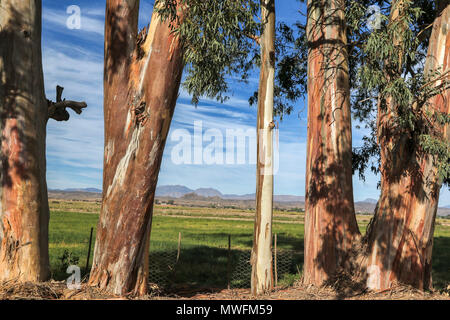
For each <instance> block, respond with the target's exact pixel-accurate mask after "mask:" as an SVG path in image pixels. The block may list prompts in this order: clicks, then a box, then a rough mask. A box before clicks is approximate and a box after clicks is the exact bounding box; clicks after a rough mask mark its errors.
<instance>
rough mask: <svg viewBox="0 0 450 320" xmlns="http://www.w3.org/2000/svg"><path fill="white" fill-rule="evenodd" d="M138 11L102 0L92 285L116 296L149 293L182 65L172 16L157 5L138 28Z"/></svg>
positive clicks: (133, 5)
mask: <svg viewBox="0 0 450 320" xmlns="http://www.w3.org/2000/svg"><path fill="white" fill-rule="evenodd" d="M138 13H139V1H138V0H127V1H125V0H108V1H107V8H106V29H105V78H104V113H105V157H104V173H103V201H102V208H101V214H100V221H99V224H98V228H97V240H96V244H95V252H94V261H93V269H92V271H91V275H90V279H89V284H90V285H91V286H97V287H100V288H101V289H104V290H107V291H109V292H112V293H114V294H119V295H125V294H129V293H132V294H137V295H143V294H145V293H147V285H148V284H147V282H148V250H149V238H150V229H151V222H152V211H153V201H154V196H155V189H156V184H157V180H158V174H159V169H160V165H161V161H162V155H163V151H164V146H165V143H166V138H167V134H168V132H169V128H170V123H171V120H172V116H173V112H174V109H175V104H176V100H177V97H178V90H179V86H180V81H181V75H182V71H183V67H184V65H183V49H182V46H181V43H180V40H179V39H178V37H176V36H175V35H174V34H173V33H172V32H171V28H170V26H169V22H168V21H166V22H162V21H161V20H160V17H159V15H158V14H157V13H156V12H154V13H153V15H152V19H151V24H150V26H149V29H148V30H147V29H144V30H143V31H142V32H141V33H140V34H139V35H138V31H137V23H138ZM179 16H182V14H181V13H180V14H179Z"/></svg>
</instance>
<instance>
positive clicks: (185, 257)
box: [149, 237, 303, 289]
mask: <svg viewBox="0 0 450 320" xmlns="http://www.w3.org/2000/svg"><path fill="white" fill-rule="evenodd" d="M179 239H181V237H180V238H179ZM228 241H229V245H228V248H217V247H207V246H192V245H191V246H186V247H183V246H182V244H181V241H180V240H179V242H178V248H177V249H166V250H162V249H158V250H151V251H150V261H149V262H150V263H149V267H150V273H149V281H150V283H152V284H155V285H157V286H158V287H159V288H161V289H171V288H176V287H180V286H182V287H205V288H206V287H208V288H226V287H229V288H231V289H238V288H249V287H250V280H251V271H252V266H251V263H250V258H251V250H250V249H242V248H235V247H233V246H232V245H231V238H230V237H229V239H228ZM272 254H273V256H272V257H273V258H272V260H273V271H274V284H275V285H277V284H285V283H287V282H289V281H292V279H293V278H295V277H296V276H297V275H298V274H299V272H300V269H301V264H302V263H303V261H302V260H303V259H302V257H303V256H302V255H303V253H302V252H299V251H294V250H287V249H281V250H280V249H277V248H276V246H275V247H274V248H273V252H272Z"/></svg>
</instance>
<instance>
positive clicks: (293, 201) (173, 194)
mask: <svg viewBox="0 0 450 320" xmlns="http://www.w3.org/2000/svg"><path fill="white" fill-rule="evenodd" d="M101 193H102V190H100V189H97V188H70V189H63V190H49V197H50V198H56V199H100V198H101ZM156 197H159V198H162V197H163V198H175V199H182V198H184V199H191V200H200V199H203V200H204V201H208V199H210V200H211V201H212V200H214V199H215V200H217V199H219V200H220V199H222V200H224V201H225V200H230V201H239V200H242V201H249V200H255V194H254V193H251V194H243V195H238V194H223V193H222V192H220V191H219V190H217V189H214V188H199V189H190V188H188V187H186V186H182V185H166V186H158V187H157V188H156ZM274 202H278V203H285V204H290V206H293V205H294V206H298V207H302V208H304V204H305V197H303V196H294V195H274ZM376 204H377V200H375V199H371V198H368V199H365V200H363V201H356V202H355V209H356V211H357V212H374V210H375V206H376ZM438 215H441V216H446V215H450V205H449V206H445V207H442V208H439V209H438Z"/></svg>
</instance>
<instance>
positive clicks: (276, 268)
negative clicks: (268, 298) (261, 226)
mask: <svg viewBox="0 0 450 320" xmlns="http://www.w3.org/2000/svg"><path fill="white" fill-rule="evenodd" d="M274 238H275V239H274V245H275V252H274V267H275V287H277V286H278V267H277V234H276V233H275V234H274Z"/></svg>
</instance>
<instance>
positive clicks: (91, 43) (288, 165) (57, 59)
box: [42, 0, 450, 205]
mask: <svg viewBox="0 0 450 320" xmlns="http://www.w3.org/2000/svg"><path fill="white" fill-rule="evenodd" d="M152 3H153V1H150V0H144V1H142V0H141V6H140V21H139V24H140V27H142V26H144V25H147V24H148V23H149V22H150V17H151V12H152ZM71 5H77V6H79V7H80V9H81V29H69V28H67V26H66V21H67V19H68V17H69V16H70V15H69V14H68V13H67V12H66V10H67V8H68V7H69V6H71ZM300 6H301V4H300V3H299V2H298V1H297V0H283V1H277V8H276V10H277V20H278V21H284V22H286V23H293V22H295V21H296V20H298V19H303V17H302V16H301V15H300V14H298V10H299V9H300ZM303 12H305V10H304V8H303ZM104 16H105V0H100V1H99V0H96V1H86V0H83V1H76V0H44V1H43V32H42V37H43V42H42V50H43V65H44V78H45V88H46V94H47V98H48V99H53V100H54V99H55V88H56V85H57V84H58V85H61V86H63V87H64V88H65V90H64V95H63V96H64V97H66V98H68V99H69V98H70V99H71V100H85V101H86V102H87V103H88V108H87V109H86V110H85V111H84V112H83V114H82V115H81V116H77V115H74V114H72V116H71V119H70V121H69V122H66V123H58V122H56V121H53V120H50V121H49V124H48V136H47V181H48V186H49V188H51V189H56V188H85V187H96V188H101V185H102V164H103V160H102V159H103V81H102V80H103V30H104ZM257 87H258V73H257V71H255V73H254V75H253V76H252V77H251V78H250V81H249V83H248V84H242V83H237V82H236V81H233V80H232V79H230V88H231V90H232V92H231V93H230V99H229V100H228V101H227V102H226V103H225V104H219V103H217V102H216V101H212V100H209V99H204V100H201V102H200V104H199V106H198V107H197V108H195V107H194V106H192V105H191V104H190V97H189V96H188V95H187V94H186V93H185V92H184V91H181V92H180V97H179V99H178V103H177V107H176V110H175V115H174V119H173V122H172V126H171V131H170V132H169V138H168V142H167V145H166V150H165V153H164V158H163V164H162V168H161V172H160V176H159V185H168V184H180V185H185V186H187V187H190V188H193V189H195V188H200V187H212V188H216V189H218V190H220V191H221V192H223V193H233V194H246V193H254V192H255V182H256V168H255V165H254V164H252V163H247V164H234V165H217V164H214V165H205V164H203V165H198V164H180V165H177V164H175V163H173V161H172V158H171V153H172V150H173V148H174V146H175V145H176V144H177V141H176V140H173V138H174V135H173V134H174V132H177V130H178V131H179V130H183V129H184V130H187V131H189V132H193V128H194V121H202V124H203V130H204V131H206V130H208V129H218V130H220V131H221V132H222V133H223V134H224V135H225V131H226V130H227V129H243V130H249V129H250V130H255V126H256V108H255V107H250V106H249V105H248V98H249V96H250V95H252V93H253V92H254V91H255V90H257ZM305 106H306V102H305V101H303V100H301V101H298V102H297V103H296V110H295V111H294V112H293V113H292V115H291V116H287V117H285V119H284V120H283V122H281V123H280V131H279V144H278V145H279V159H280V162H279V170H278V173H277V174H276V175H275V180H274V181H275V193H276V194H291V195H304V190H305V183H304V181H305V164H306V144H305V143H306V107H305ZM363 135H364V131H362V130H357V129H356V128H354V131H353V144H354V146H358V145H360V144H361V143H362V142H361V139H362V137H363ZM353 181H354V193H355V200H364V199H366V198H374V199H377V198H378V195H379V191H378V190H377V188H376V186H377V181H378V177H376V176H374V175H372V174H368V175H367V178H366V181H365V182H363V181H361V180H359V179H358V177H354V179H353ZM440 205H450V192H449V191H448V189H447V188H443V190H442V192H441V198H440Z"/></svg>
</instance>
